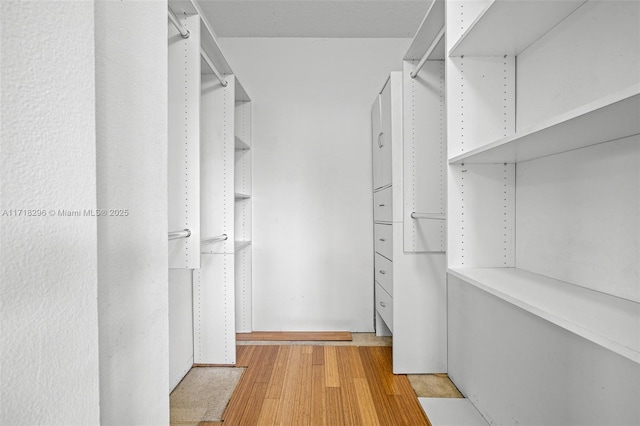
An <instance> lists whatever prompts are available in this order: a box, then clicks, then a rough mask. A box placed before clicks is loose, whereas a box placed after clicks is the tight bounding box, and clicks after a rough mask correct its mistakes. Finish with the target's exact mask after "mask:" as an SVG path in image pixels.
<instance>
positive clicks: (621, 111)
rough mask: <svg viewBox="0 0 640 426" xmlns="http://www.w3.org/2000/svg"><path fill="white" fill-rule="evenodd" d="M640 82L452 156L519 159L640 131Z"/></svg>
mask: <svg viewBox="0 0 640 426" xmlns="http://www.w3.org/2000/svg"><path fill="white" fill-rule="evenodd" d="M639 117H640V85H634V86H632V87H630V88H627V89H625V90H622V91H620V92H617V93H614V94H612V95H609V96H606V97H604V98H602V99H599V100H597V101H595V102H591V103H589V104H587V105H584V106H582V107H580V108H576V109H574V110H573V111H569V112H567V113H565V114H562V115H560V116H558V117H554V118H552V119H550V120H547V121H545V122H543V123H540V124H538V125H536V126H532V127H529V128H527V129H524V130H522V131H519V132H516V133H515V134H514V135H512V136H507V137H506V138H502V139H499V140H497V141H494V142H491V143H488V144H486V145H484V146H482V147H479V148H476V149H474V150H472V151H469V152H466V153H464V154H460V155H457V156H455V157H453V158H450V159H449V164H459V163H519V162H521V161H527V160H532V159H535V158H540V157H545V156H548V155H553V154H559V153H561V152H565V151H570V150H573V149H578V148H584V147H586V146H590V145H595V144H597V143H601V142H608V141H612V140H616V139H621V138H624V137H627V136H632V135H636V134H638V133H640V118H639Z"/></svg>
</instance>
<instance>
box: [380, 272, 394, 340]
mask: <svg viewBox="0 0 640 426" xmlns="http://www.w3.org/2000/svg"><path fill="white" fill-rule="evenodd" d="M376 310H377V311H378V313H379V314H380V316H381V317H382V319H383V320H384V323H385V324H386V325H387V327H389V330H391V332H393V297H391V296H390V295H389V293H387V292H386V291H385V290H384V288H383V287H382V286H381V285H380V284H378V283H376Z"/></svg>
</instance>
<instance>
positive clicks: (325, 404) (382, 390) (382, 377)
mask: <svg viewBox="0 0 640 426" xmlns="http://www.w3.org/2000/svg"><path fill="white" fill-rule="evenodd" d="M237 348H238V352H237V366H239V367H241V366H244V367H247V370H246V371H245V373H244V375H243V377H242V379H241V380H240V383H239V384H238V386H237V388H236V390H235V392H234V393H233V396H232V397H231V401H230V402H229V405H228V407H227V409H226V411H225V413H224V415H223V418H222V420H223V423H222V424H223V425H224V426H231V425H295V426H298V425H328V426H334V425H363V426H370V425H381V426H392V425H393V426H395V425H412V426H419V425H429V421H428V420H427V418H426V416H425V415H424V413H423V411H422V408H421V407H420V404H419V403H418V400H417V398H416V396H415V393H414V391H413V389H412V388H411V385H410V383H409V381H408V379H407V377H406V376H404V375H394V374H393V373H392V370H391V348H390V347H385V346H378V347H368V346H289V345H286V346H279V345H273V346H272V345H261V346H254V345H247V346H240V345H239V346H238V347H237Z"/></svg>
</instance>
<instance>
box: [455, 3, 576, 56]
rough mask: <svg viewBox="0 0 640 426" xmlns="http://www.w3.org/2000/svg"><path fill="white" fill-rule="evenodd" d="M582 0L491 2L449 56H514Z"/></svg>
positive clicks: (569, 12)
mask: <svg viewBox="0 0 640 426" xmlns="http://www.w3.org/2000/svg"><path fill="white" fill-rule="evenodd" d="M585 1H586V0H562V1H540V0H518V1H506V0H493V1H492V2H491V3H489V5H488V6H487V8H486V9H485V10H484V11H483V12H482V13H481V14H480V16H478V18H477V19H476V20H475V21H474V22H473V23H472V24H471V25H470V26H469V28H468V29H467V30H466V31H465V32H464V34H462V36H461V37H460V39H459V40H458V41H457V42H456V44H455V45H454V46H453V47H452V48H451V50H450V51H449V56H465V55H466V56H502V55H518V54H520V53H521V52H522V51H523V50H525V49H526V48H527V47H529V46H530V45H531V44H533V43H534V42H535V41H536V40H538V39H539V38H540V37H542V36H543V35H544V34H545V33H547V32H548V31H549V30H551V29H552V28H553V27H555V26H556V25H557V24H558V23H559V22H560V21H562V20H563V19H564V18H566V17H567V16H569V15H570V14H571V13H572V12H573V11H574V10H576V9H577V8H578V7H580V6H581V5H582V4H584V3H585Z"/></svg>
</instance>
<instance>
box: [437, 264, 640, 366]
mask: <svg viewBox="0 0 640 426" xmlns="http://www.w3.org/2000/svg"><path fill="white" fill-rule="evenodd" d="M449 273H450V274H451V275H453V276H455V277H457V278H459V279H461V280H463V281H465V282H466V283H469V284H471V285H473V286H475V287H478V288H480V289H482V290H484V291H486V292H487V293H490V294H492V295H494V296H496V297H498V298H500V299H502V300H504V301H507V302H509V303H511V304H513V305H515V306H518V307H519V308H522V309H524V310H525V311H527V312H530V313H532V314H534V315H536V316H538V317H540V318H543V319H545V320H547V321H549V322H551V323H553V324H555V325H557V326H559V327H562V328H564V329H565V330H568V331H571V332H572V333H574V334H577V335H578V336H581V337H583V338H585V339H587V340H590V341H592V342H594V343H596V344H598V345H600V346H603V347H605V348H607V349H609V350H611V351H613V352H615V353H617V354H619V355H622V356H624V357H625V358H628V359H630V360H632V361H634V362H636V363H640V303H637V302H633V301H630V300H626V299H621V298H619V297H615V296H611V295H608V294H605V293H599V292H597V291H593V290H589V289H587V288H584V287H580V286H577V285H573V284H569V283H567V282H564V281H558V280H555V279H552V278H548V277H545V276H542V275H538V274H534V273H532V272H528V271H525V270H522V269H517V268H451V269H449Z"/></svg>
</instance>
